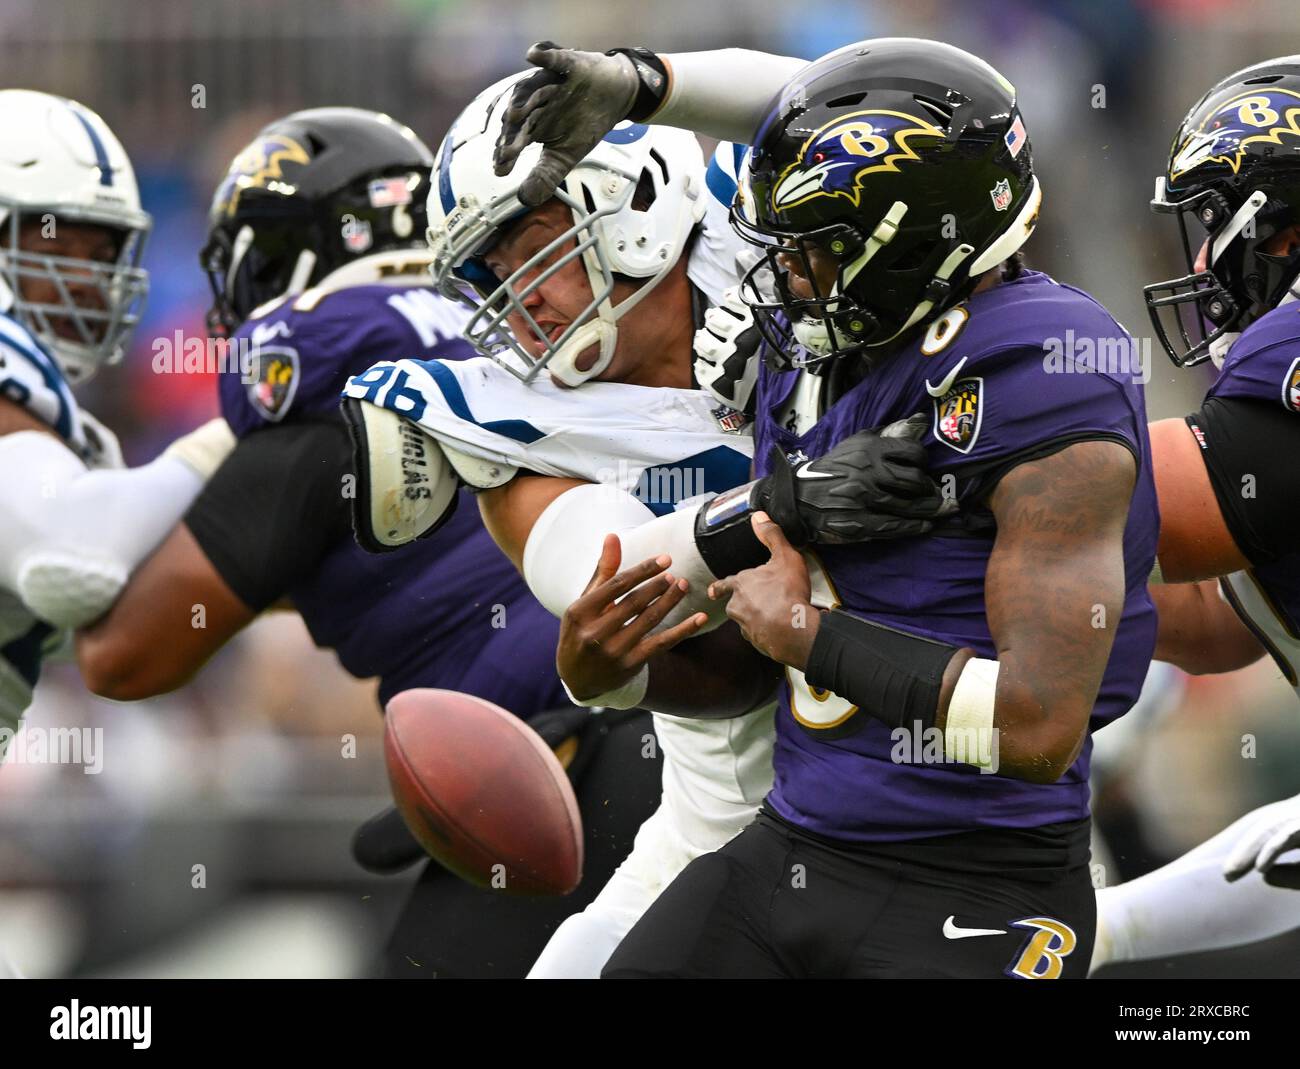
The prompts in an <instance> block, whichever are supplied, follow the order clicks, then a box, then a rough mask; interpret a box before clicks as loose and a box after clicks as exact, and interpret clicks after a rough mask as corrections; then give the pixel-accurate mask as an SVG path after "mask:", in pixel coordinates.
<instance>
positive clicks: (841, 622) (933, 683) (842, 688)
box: [804, 609, 960, 731]
mask: <svg viewBox="0 0 1300 1069" xmlns="http://www.w3.org/2000/svg"><path fill="white" fill-rule="evenodd" d="M959 652H960V648H959V647H957V646H950V645H949V644H948V643H946V642H936V641H935V640H934V639H929V638H922V637H921V636H920V635H911V634H908V633H907V632H906V631H897V630H895V629H894V628H892V627H886V626H885V625H884V624H875V623H872V622H871V621H869V620H863V619H860V618H859V617H857V616H853V615H851V614H850V613H847V612H845V611H844V610H842V609H832V610H831V611H830V612H824V613H822V618H821V625H820V626H819V627H818V629H817V637H816V638H815V639H814V640H813V647H812V651H811V652H810V653H809V655H808V665H807V667H806V668H805V669H804V678H805V679H806V680H807V682H808V685H809V686H810V687H816V688H818V689H819V690H829V691H831V692H833V693H835V694H837V695H839V696H840V697H841V698H843V699H844V700H845V701H849V702H852V703H853V704H854V705H856V706H857V707H858V708H859V709H861V710H862V711H863V712H864V713H867V714H869V715H870V716H873V717H875V718H876V719H877V720H880V721H883V722H884V723H886V724H888V725H889V726H890V727H909V728H910V727H913V726H914V725H916V724H917V723H919V724H920V730H922V731H924V730H925V729H927V728H931V727H934V722H935V718H936V716H937V714H938V711H939V691H940V689H941V687H942V685H943V673H944V670H945V669H946V668H947V667H948V662H949V661H951V660H952V659H953V657H954V656H955V655H956V654H957V653H959Z"/></svg>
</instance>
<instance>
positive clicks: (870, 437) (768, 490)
mask: <svg viewBox="0 0 1300 1069" xmlns="http://www.w3.org/2000/svg"><path fill="white" fill-rule="evenodd" d="M928 427H929V419H928V417H926V416H924V415H916V416H912V417H911V418H910V419H908V420H903V421H900V422H899V423H894V424H890V426H889V427H887V428H885V429H884V430H883V431H859V432H858V433H857V434H855V435H852V436H851V437H849V438H845V439H844V441H842V442H840V443H839V444H838V445H837V446H835V448H834V449H832V450H831V451H830V452H829V453H827V454H826V455H825V456H820V457H817V458H815V459H813V460H805V461H804V462H803V463H801V464H791V463H790V462H789V460H788V459H787V458H786V455H785V453H783V452H782V451H781V449H780V448H779V447H778V446H775V445H774V446H773V447H772V454H771V456H772V471H771V473H770V474H769V475H767V476H765V477H764V478H762V479H760V480H759V481H758V484H757V485H756V486H755V488H754V493H753V494H751V496H750V501H751V503H752V504H753V506H754V507H755V508H756V509H762V510H763V511H764V512H766V513H767V514H768V515H769V516H771V517H772V519H773V520H774V521H775V522H776V524H777V525H778V526H779V527H780V528H781V530H782V532H783V533H784V534H785V536H786V538H787V539H789V540H790V543H791V545H795V546H803V545H807V544H808V543H810V542H816V543H820V544H822V545H842V544H844V543H846V542H866V541H869V540H878V539H887V538H911V537H914V536H916V535H921V534H925V533H926V532H927V531H929V530H930V529H931V528H932V527H933V526H934V521H935V520H936V519H938V518H939V517H940V516H943V515H947V514H948V513H950V512H953V511H955V510H956V503H955V502H951V501H948V500H947V499H946V498H945V497H944V495H943V493H942V492H941V491H940V489H939V486H938V484H937V483H935V481H934V480H933V479H932V478H930V476H929V474H928V473H927V470H926V467H927V460H926V453H925V447H924V446H922V445H921V443H920V442H919V441H917V438H919V437H921V436H922V435H924V433H925V431H926V430H927V429H928Z"/></svg>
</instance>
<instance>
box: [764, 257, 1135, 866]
mask: <svg viewBox="0 0 1300 1069" xmlns="http://www.w3.org/2000/svg"><path fill="white" fill-rule="evenodd" d="M1101 352H1105V353H1107V354H1108V359H1105V360H1102V359H1099V353H1101ZM1120 352H1123V353H1125V354H1131V353H1132V352H1133V349H1132V348H1131V339H1129V337H1128V335H1127V334H1126V333H1125V331H1124V329H1123V328H1122V327H1120V326H1119V325H1118V324H1117V323H1116V322H1115V321H1114V319H1112V318H1111V317H1110V315H1109V314H1108V313H1107V312H1106V311H1105V309H1103V308H1102V307H1101V306H1100V305H1098V304H1097V303H1096V302H1095V301H1093V300H1092V299H1091V298H1090V297H1088V296H1087V295H1086V294H1084V293H1081V292H1080V291H1079V290H1076V289H1073V288H1072V287H1069V286H1063V285H1060V284H1058V283H1057V282H1055V281H1053V280H1052V279H1050V278H1048V277H1047V276H1046V275H1044V274H1041V273H1038V272H1025V273H1024V274H1023V275H1022V276H1021V277H1020V278H1018V279H1017V280H1016V281H1014V282H1009V283H1004V284H1002V285H999V286H996V287H994V288H993V289H991V290H987V291H985V292H983V293H980V294H977V295H976V296H974V297H972V298H971V299H970V300H969V301H968V302H966V304H965V305H963V306H961V307H960V308H958V309H955V310H953V311H951V312H949V313H948V314H947V315H946V316H944V317H943V318H942V319H941V320H939V321H937V322H936V323H935V324H932V325H931V327H930V329H929V330H928V331H926V332H925V333H924V335H923V336H922V337H920V338H918V339H916V340H915V341H913V342H911V343H909V344H908V345H907V346H906V347H905V348H904V349H902V350H901V351H899V352H898V353H896V354H894V355H892V356H891V357H889V358H887V359H885V360H882V361H881V362H880V363H878V364H877V365H876V366H874V367H872V368H871V369H870V370H869V371H868V372H867V373H866V375H865V377H864V378H863V379H862V380H861V381H859V382H858V383H857V384H856V385H854V386H853V387H852V388H851V389H850V390H848V391H847V392H846V393H844V394H843V395H842V396H840V397H839V398H838V399H837V400H836V401H835V403H834V404H833V405H832V406H831V407H830V408H829V410H828V411H827V412H826V413H825V415H823V416H822V417H821V419H820V420H819V421H818V422H817V423H816V425H815V426H813V427H812V428H811V429H810V430H808V431H807V432H806V433H804V434H802V435H799V434H796V433H795V432H794V431H793V430H790V429H787V428H786V427H783V426H782V425H781V424H780V422H779V421H778V414H779V413H780V412H782V410H783V408H784V407H785V406H786V404H787V402H788V400H789V398H790V397H791V395H792V393H793V391H794V389H795V385H796V380H797V379H798V377H799V373H798V372H793V371H786V372H772V371H770V370H767V369H765V370H764V372H763V374H762V377H761V378H760V382H759V396H758V415H757V418H756V429H755V437H756V443H755V453H754V455H755V458H756V461H757V465H756V467H757V470H758V473H759V474H760V475H761V474H765V473H766V471H767V470H768V468H769V466H770V465H769V453H770V448H771V444H772V443H773V442H775V443H776V444H777V445H779V446H780V448H781V449H782V450H783V451H785V453H786V454H787V455H789V456H791V457H810V458H811V457H817V456H821V455H822V454H824V453H826V452H827V451H828V450H829V449H831V448H832V447H833V446H835V445H836V443H838V442H839V441H841V440H842V439H844V438H847V437H848V436H849V435H852V434H854V433H856V432H857V431H860V430H864V429H868V428H873V427H879V426H881V425H882V424H887V423H891V422H893V421H895V420H899V419H903V418H905V417H908V416H911V415H913V414H914V413H917V412H924V413H926V414H927V415H928V416H929V419H930V430H929V432H928V433H927V435H926V437H925V439H924V444H925V446H926V451H927V453H928V454H929V462H930V469H931V473H932V475H933V476H934V478H935V479H936V480H939V481H940V483H941V485H943V481H944V479H945V476H951V478H952V480H953V482H952V484H951V485H952V486H953V487H954V489H955V492H956V494H957V499H958V501H959V502H960V503H961V504H962V520H963V524H962V525H954V529H952V530H949V529H947V528H945V530H944V531H943V533H937V534H931V535H928V536H925V537H923V538H917V539H906V540H899V541H892V542H874V543H863V544H859V545H850V546H825V547H819V549H818V552H817V555H816V556H817V558H818V560H819V562H820V564H821V566H822V569H823V574H822V575H820V576H819V575H818V573H817V570H816V569H815V568H814V569H813V573H814V580H815V583H821V584H822V588H823V590H826V591H828V593H824V594H823V599H824V600H829V602H830V603H831V604H832V605H835V604H838V605H842V606H843V607H844V608H845V609H847V610H850V611H852V612H854V613H855V614H857V615H859V616H862V617H864V618H866V619H869V620H872V621H875V622H878V623H881V624H886V625H889V626H891V627H895V628H898V629H900V630H903V631H908V632H911V633H913V634H917V635H923V636H925V637H927V638H933V639H938V640H940V641H943V642H947V643H951V644H953V645H956V646H969V647H971V648H972V649H974V650H975V651H976V653H977V654H978V655H979V656H981V657H987V658H993V657H995V656H996V651H995V648H994V644H993V639H992V637H991V635H990V633H989V625H988V619H987V617H986V614H985V604H984V574H985V570H986V568H987V565H988V560H989V555H990V552H991V550H992V548H993V526H994V525H993V522H992V515H991V514H990V513H989V512H988V510H987V508H986V507H985V504H984V499H985V496H986V495H987V494H988V493H989V491H990V490H991V489H992V488H993V486H995V485H996V481H997V479H998V477H999V476H1000V475H1001V474H1002V473H1004V472H1005V471H1007V470H1008V469H1009V468H1011V467H1012V466H1014V464H1015V463H1017V462H1018V461H1022V460H1025V459H1029V458H1032V457H1034V456H1035V455H1042V454H1045V453H1048V452H1051V451H1053V446H1057V447H1059V445H1060V443H1068V442H1070V441H1076V440H1086V439H1102V440H1112V441H1116V442H1119V443H1122V444H1123V445H1125V446H1126V447H1127V448H1128V449H1130V450H1131V451H1132V452H1133V454H1134V456H1135V457H1136V459H1137V462H1138V478H1137V485H1136V488H1135V490H1134V494H1133V499H1132V507H1131V510H1130V513H1129V517H1128V523H1127V526H1126V528H1125V533H1124V566H1125V577H1126V588H1127V594H1126V597H1125V602H1124V612H1123V616H1122V619H1121V620H1120V621H1119V622H1118V627H1117V631H1116V636H1115V643H1114V648H1113V650H1112V652H1111V656H1110V660H1109V662H1108V664H1107V666H1106V671H1105V675H1104V677H1103V680H1102V684H1101V689H1100V693H1099V695H1098V698H1097V703H1096V706H1095V707H1094V709H1093V714H1092V720H1091V724H1090V729H1092V730H1095V729H1096V728H1098V727H1101V726H1102V725H1104V724H1106V723H1108V722H1109V721H1111V720H1113V719H1115V718H1116V717H1118V716H1121V715H1122V714H1123V713H1125V712H1127V711H1128V709H1129V707H1130V706H1131V705H1132V704H1133V702H1134V700H1135V699H1136V698H1137V696H1138V692H1139V691H1140V690H1141V687H1142V680H1143V678H1144V677H1145V675H1146V670H1147V666H1148V664H1149V662H1150V660H1151V652H1152V650H1153V648H1154V644H1155V627H1156V618H1155V610H1154V608H1153V606H1152V604H1151V600H1150V598H1149V597H1148V595H1147V577H1148V575H1149V574H1150V571H1151V567H1152V564H1153V562H1154V559H1155V547H1156V534H1157V529H1158V516H1157V512H1156V499H1155V487H1154V484H1153V482H1152V477H1151V468H1150V459H1149V446H1148V442H1147V428H1146V413H1145V406H1144V403H1143V397H1142V391H1141V388H1140V387H1139V386H1138V385H1137V384H1136V383H1135V382H1134V381H1133V376H1131V375H1129V374H1126V373H1125V374H1120V373H1116V372H1114V371H1111V370H1105V369H1104V368H1105V367H1106V366H1107V365H1108V364H1110V363H1113V357H1114V355H1115V354H1116V353H1120ZM1088 354H1091V355H1088ZM1025 582H1026V583H1032V582H1033V578H1032V577H1031V576H1026V577H1025ZM836 703H839V705H838V707H837V706H836ZM850 718H856V719H857V720H858V721H860V722H859V723H857V724H855V725H848V724H846V721H848V720H849V719H850ZM828 727H834V728H835V730H833V731H829V732H828V731H827V730H826V729H827V728H828ZM854 727H856V730H853V728H854ZM846 728H847V732H846ZM828 735H833V736H835V737H828ZM899 746H900V743H899V742H898V737H897V736H895V735H893V734H892V732H891V728H890V727H888V726H887V725H885V724H884V723H883V722H881V721H878V720H874V719H871V718H869V717H867V716H866V715H865V714H861V713H857V712H856V711H855V709H854V707H853V706H851V705H849V703H847V702H844V701H843V700H842V699H840V698H839V697H838V696H837V695H834V694H828V693H827V692H824V691H814V690H812V689H810V688H809V687H808V685H807V683H806V681H805V680H804V679H803V676H802V673H798V672H794V671H791V672H788V673H787V679H786V683H785V686H784V687H783V688H782V696H781V704H780V710H779V712H778V715H777V743H776V753H775V766H776V782H775V786H774V787H773V790H772V793H771V795H769V797H768V802H769V804H770V805H772V807H773V808H774V809H775V810H776V811H777V812H778V813H779V814H780V815H781V816H783V817H785V818H786V819H787V820H790V821H792V822H793V823H795V824H798V825H800V826H802V827H805V828H808V829H809V830H811V831H813V832H816V833H819V834H822V835H826V836H830V837H832V838H837V839H846V840H856V841H884V840H905V839H917V838H924V837H927V836H935V835H945V834H950V833H953V832H960V831H966V830H971V829H976V828H990V827H1006V828H1031V827H1036V826H1039V825H1043V824H1051V823H1056V822H1061V821H1072V820H1077V819H1081V818H1083V817H1085V816H1087V814H1088V764H1089V757H1090V754H1091V740H1090V739H1089V740H1088V741H1087V742H1085V744H1084V748H1083V751H1082V753H1081V755H1080V756H1079V759H1078V760H1077V761H1075V763H1074V764H1073V765H1072V766H1071V768H1070V769H1069V770H1068V771H1067V772H1066V774H1065V775H1064V776H1063V777H1062V778H1061V780H1060V781H1059V782H1057V783H1053V784H1034V783H1028V782H1025V781H1021V780H1015V779H1010V778H1007V777H1005V776H1001V775H986V774H981V772H980V771H979V770H977V769H976V768H975V767H973V766H972V765H967V764H956V763H923V762H922V761H919V760H917V759H916V758H917V756H918V754H919V752H920V743H919V742H918V743H917V744H916V749H912V748H907V749H906V750H905V751H900V750H899ZM940 749H941V748H940Z"/></svg>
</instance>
